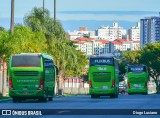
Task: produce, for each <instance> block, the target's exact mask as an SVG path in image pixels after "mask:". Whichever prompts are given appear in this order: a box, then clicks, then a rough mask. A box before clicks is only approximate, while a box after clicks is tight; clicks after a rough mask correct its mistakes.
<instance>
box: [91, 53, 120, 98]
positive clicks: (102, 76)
mask: <svg viewBox="0 0 160 118" xmlns="http://www.w3.org/2000/svg"><path fill="white" fill-rule="evenodd" d="M118 76H119V70H118V61H117V60H116V59H115V58H113V57H105V56H103V57H90V64H89V85H90V88H89V94H90V95H91V98H97V97H100V96H110V98H117V97H118V94H119V78H118Z"/></svg>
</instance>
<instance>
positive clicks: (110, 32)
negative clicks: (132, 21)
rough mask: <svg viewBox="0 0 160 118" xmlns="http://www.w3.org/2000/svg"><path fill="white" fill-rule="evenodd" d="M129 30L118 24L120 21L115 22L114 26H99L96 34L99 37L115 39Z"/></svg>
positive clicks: (109, 39)
mask: <svg viewBox="0 0 160 118" xmlns="http://www.w3.org/2000/svg"><path fill="white" fill-rule="evenodd" d="M126 34H127V32H126V30H125V29H123V27H120V26H118V22H114V23H113V26H111V27H109V26H107V27H104V26H103V27H99V28H98V29H97V30H96V35H97V36H98V38H99V39H106V40H108V41H113V40H115V39H117V38H122V37H123V35H126Z"/></svg>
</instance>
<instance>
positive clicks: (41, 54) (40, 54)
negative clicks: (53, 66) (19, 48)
mask: <svg viewBox="0 0 160 118" xmlns="http://www.w3.org/2000/svg"><path fill="white" fill-rule="evenodd" d="M21 55H37V56H42V57H43V58H46V59H51V60H53V58H52V56H50V55H48V54H46V53H20V54H12V56H21Z"/></svg>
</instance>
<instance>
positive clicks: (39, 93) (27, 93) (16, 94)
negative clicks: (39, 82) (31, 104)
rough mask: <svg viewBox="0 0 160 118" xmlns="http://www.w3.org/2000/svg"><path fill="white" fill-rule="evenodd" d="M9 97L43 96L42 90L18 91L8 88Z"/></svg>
mask: <svg viewBox="0 0 160 118" xmlns="http://www.w3.org/2000/svg"><path fill="white" fill-rule="evenodd" d="M9 96H10V97H22V98H38V97H43V96H44V91H43V90H35V91H20V90H19V91H18V90H10V91H9Z"/></svg>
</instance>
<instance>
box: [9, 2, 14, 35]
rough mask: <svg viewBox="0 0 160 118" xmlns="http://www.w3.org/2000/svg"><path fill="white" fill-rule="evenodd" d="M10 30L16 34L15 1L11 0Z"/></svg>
mask: <svg viewBox="0 0 160 118" xmlns="http://www.w3.org/2000/svg"><path fill="white" fill-rule="evenodd" d="M10 30H11V33H12V34H13V32H14V0H11V24H10Z"/></svg>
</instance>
